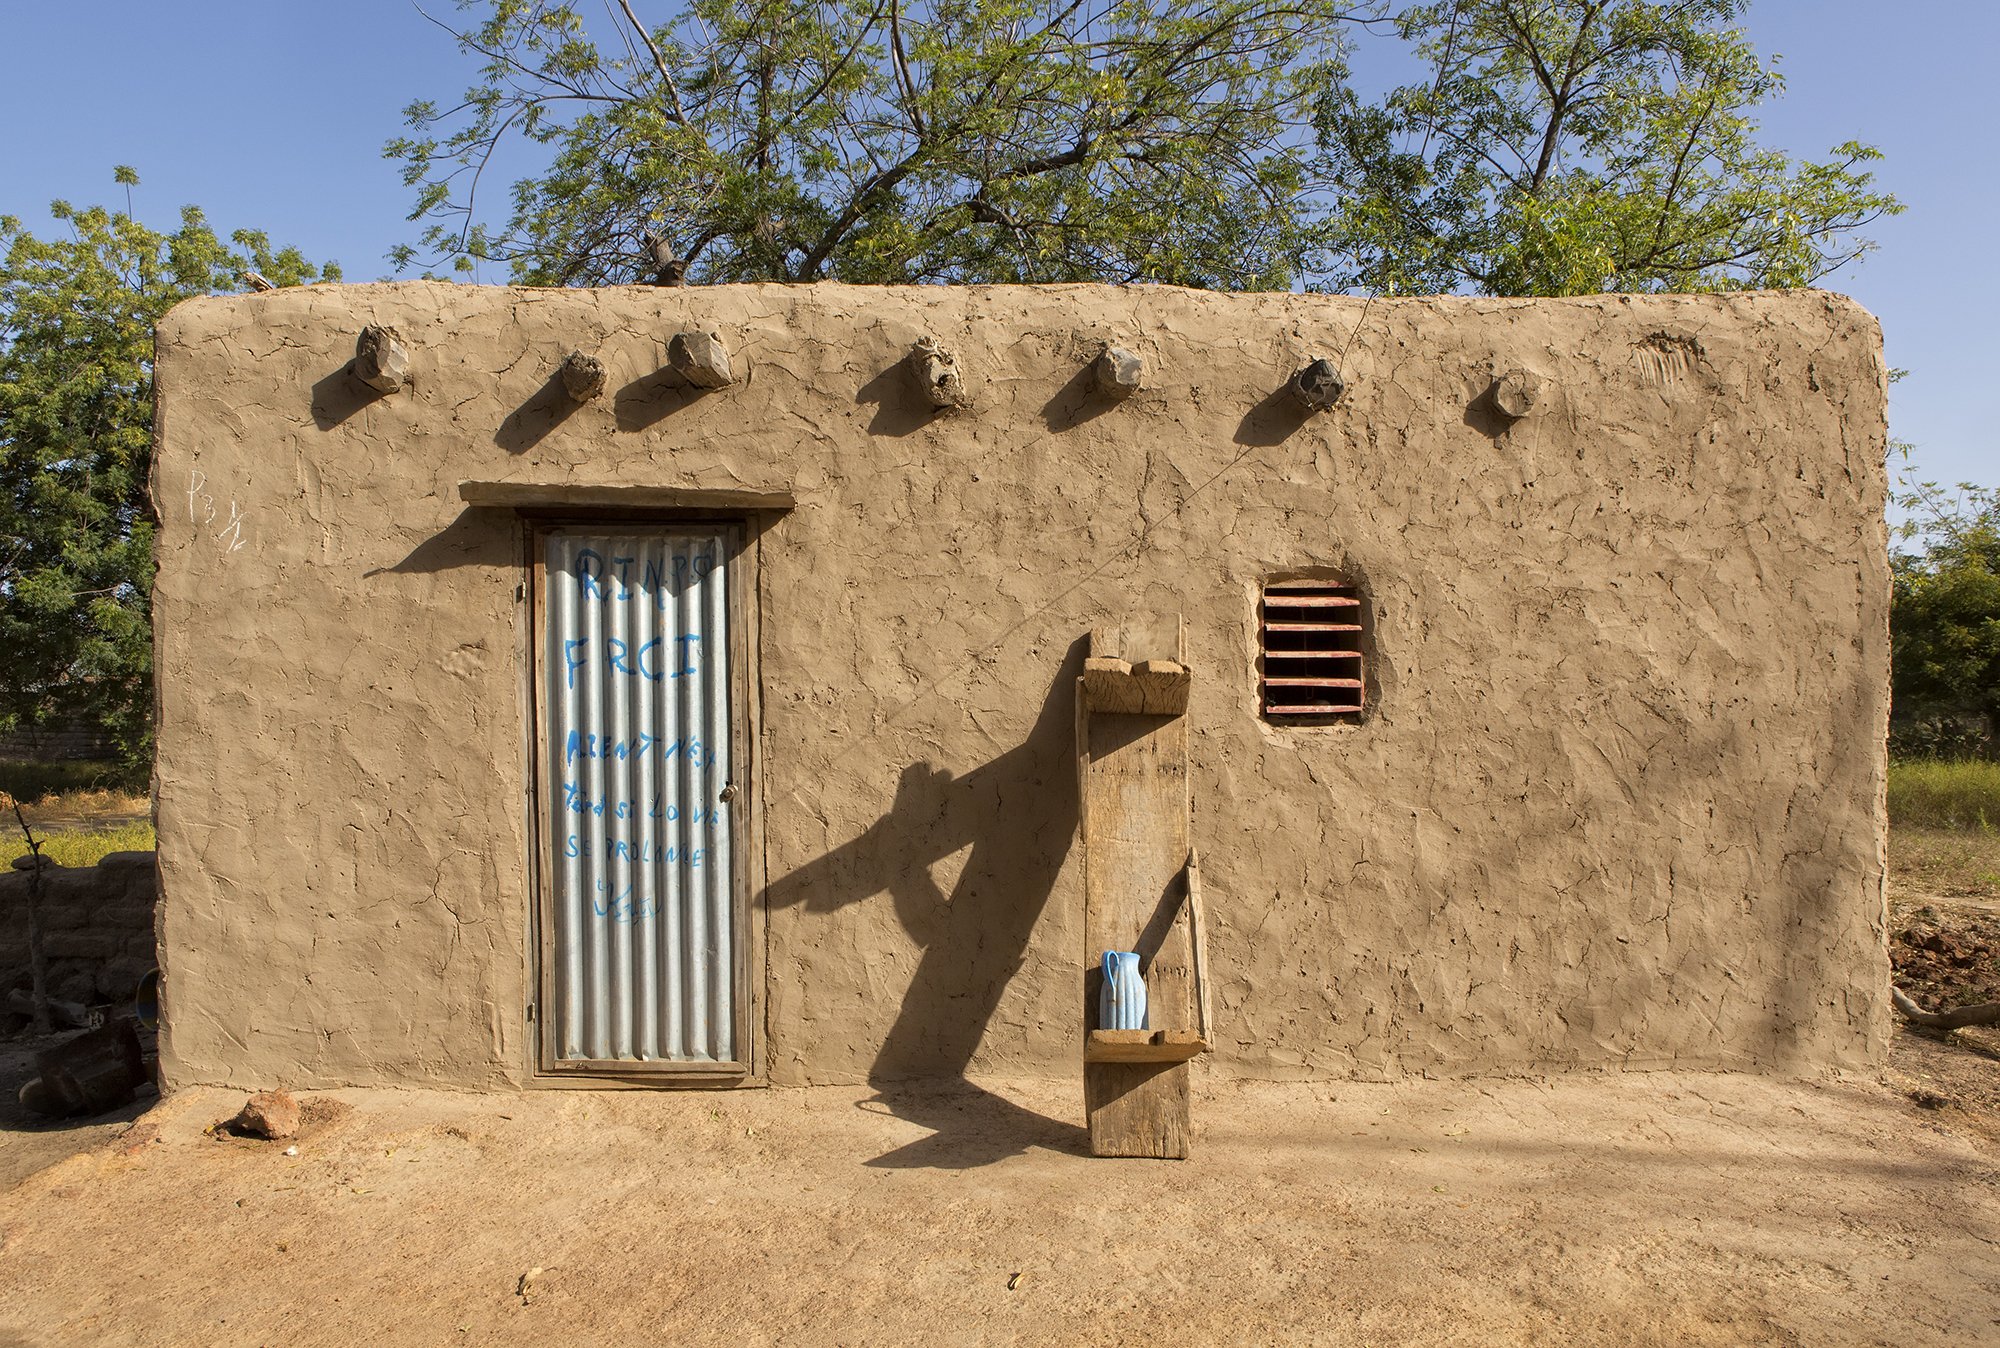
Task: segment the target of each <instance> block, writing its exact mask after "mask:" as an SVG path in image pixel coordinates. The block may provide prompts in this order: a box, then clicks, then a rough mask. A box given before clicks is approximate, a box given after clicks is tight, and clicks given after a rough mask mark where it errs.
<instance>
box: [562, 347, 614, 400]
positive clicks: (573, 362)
mask: <svg viewBox="0 0 2000 1348" xmlns="http://www.w3.org/2000/svg"><path fill="white" fill-rule="evenodd" d="M559 372H560V373H561V375H562V386H563V392H565V393H567V394H569V396H570V399H571V401H573V402H580V403H587V402H589V401H590V400H591V399H592V398H595V397H596V396H597V395H598V394H600V393H602V392H604V362H603V361H601V360H599V359H598V358H597V357H595V356H586V355H585V354H584V353H583V352H581V351H572V352H570V353H569V354H568V355H567V356H564V357H563V361H562V365H561V367H560V371H559Z"/></svg>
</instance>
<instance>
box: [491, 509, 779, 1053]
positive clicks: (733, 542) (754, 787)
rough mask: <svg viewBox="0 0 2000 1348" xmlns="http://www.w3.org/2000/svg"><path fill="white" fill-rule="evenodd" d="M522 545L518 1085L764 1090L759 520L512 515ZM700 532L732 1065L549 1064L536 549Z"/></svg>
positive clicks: (695, 515) (547, 867)
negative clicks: (712, 680)
mask: <svg viewBox="0 0 2000 1348" xmlns="http://www.w3.org/2000/svg"><path fill="white" fill-rule="evenodd" d="M520 515H521V524H522V548H523V571H524V573H525V574H524V577H523V581H522V584H523V586H524V590H523V593H524V595H525V597H526V600H527V615H528V622H527V651H526V653H525V659H524V662H523V663H524V665H525V668H526V670H527V691H528V696H527V706H526V709H525V710H526V729H527V734H526V742H527V761H528V773H529V783H530V785H529V790H528V792H527V799H528V812H529V821H528V847H529V858H530V865H529V876H530V888H531V891H532V892H531V896H530V902H529V905H528V919H529V920H528V941H527V946H528V948H527V951H526V958H527V966H528V978H527V984H526V986H527V989H528V1006H527V1009H526V1014H527V1019H528V1024H529V1029H530V1032H529V1034H528V1036H527V1039H528V1050H527V1052H528V1063H527V1069H528V1082H529V1084H531V1085H534V1086H552V1087H581V1088H584V1089H589V1090H604V1089H616V1088H619V1087H642V1088H653V1089H660V1088H697V1089H698V1088H711V1089H712V1088H718V1087H721V1088H727V1087H735V1086H762V1085H765V1084H767V1083H766V1073H767V1070H768V1069H767V1067H766V1062H765V1046H764V1043H763V1036H762V1034H761V1033H760V1031H761V1028H762V1026H761V1019H762V1017H761V1012H762V1009H763V1002H764V998H763V995H762V988H763V986H764V970H765V963H764V958H765V951H764V947H765V925H764V914H763V912H762V910H761V908H760V907H758V906H757V905H755V904H753V903H752V901H751V900H752V896H753V895H757V894H762V893H763V892H764V883H763V880H764V877H763V870H764V856H763V846H762V839H763V815H764V792H763V782H762V777H763V774H762V772H761V770H760V764H759V763H758V762H757V760H756V757H755V750H756V746H757V745H758V744H760V743H761V742H762V740H761V727H760V725H759V723H758V712H759V703H758V699H757V697H756V695H755V690H756V688H757V686H758V683H759V681H758V680H757V679H755V678H753V677H752V669H751V661H752V656H753V653H754V652H755V651H756V650H757V649H758V640H757V630H756V625H757V616H758V609H759V591H758V589H757V585H758V579H759V577H758V547H759V535H760V534H761V532H762V529H763V527H765V524H766V523H767V521H765V520H762V519H760V518H759V517H758V516H757V515H756V514H754V513H747V512H736V511H716V510H699V509H680V510H674V509H647V510H616V509H605V510H579V509H573V508H572V509H554V508H552V509H548V510H527V509H524V510H522V511H521V512H520ZM696 528H711V529H717V530H721V531H724V536H725V538H726V539H727V540H728V541H727V544H726V546H727V547H728V551H729V556H728V561H727V562H726V564H725V565H724V568H723V573H724V578H725V579H724V584H725V586H726V587H727V594H726V596H725V601H726V602H725V621H726V622H727V623H728V626H729V631H728V650H729V662H730V671H729V702H730V717H729V720H730V744H729V753H730V782H731V784H733V785H734V786H735V787H736V796H735V798H734V799H733V800H731V801H730V807H731V808H730V811H729V846H730V856H731V859H732V862H733V867H732V869H733V872H734V873H733V875H732V877H731V886H730V913H731V919H732V921H733V923H734V924H735V933H734V936H735V939H733V940H732V941H731V943H730V945H731V966H732V967H731V969H730V971H729V976H730V980H731V997H730V1003H731V1005H730V1014H731V1022H732V1024H731V1029H732V1037H733V1041H734V1043H735V1045H736V1055H737V1056H736V1060H735V1061H734V1062H730V1063H713V1062H649V1063H639V1062H632V1061H630V1060H627V1059H622V1058H618V1059H558V1058H557V1057H556V1052H555V1028H554V1020H553V1017H552V1016H551V1015H550V1013H549V1008H551V1007H552V1006H553V1005H554V1004H555V961H554V958H553V956H554V946H555V911H554V904H555V875H554V853H553V851H552V850H551V847H550V845H549V843H550V838H549V823H550V820H551V819H552V818H553V817H554V816H553V813H552V811H553V806H554V801H553V799H552V797H551V794H550V786H549V781H548V773H547V771H546V767H547V763H548V758H547V754H548V753H549V752H550V750H549V746H548V742H547V734H548V725H547V718H548V707H547V701H546V690H545V689H544V688H543V687H542V677H543V674H544V672H545V671H544V664H545V663H546V661H545V654H544V649H545V639H546V636H547V631H548V626H547V608H546V604H547V598H548V582H547V567H546V562H545V559H546V557H547V551H546V548H547V540H548V537H549V535H550V534H552V533H555V532H557V531H560V530H565V529H570V530H580V529H589V530H597V531H601V532H612V531H616V530H619V529H626V530H632V531H640V530H646V529H656V530H659V531H661V532H671V531H674V530H677V529H680V530H685V529H696Z"/></svg>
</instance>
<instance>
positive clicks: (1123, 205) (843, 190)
mask: <svg viewBox="0 0 2000 1348" xmlns="http://www.w3.org/2000/svg"><path fill="white" fill-rule="evenodd" d="M460 8H461V10H464V11H472V12H474V13H473V17H474V19H475V20H476V21H474V22H471V23H469V24H468V25H467V26H465V27H463V28H455V29H453V30H452V31H453V32H454V34H455V35H456V37H457V40H458V42H459V44H460V46H461V47H462V48H464V49H465V50H466V51H467V52H468V53H471V54H473V55H474V56H475V57H476V58H477V59H478V60H479V61H480V63H481V65H480V69H479V73H478V77H477V79H476V81H475V82H474V84H473V85H472V87H471V88H469V89H468V90H467V91H466V92H465V94H464V96H463V97H462V98H461V99H460V100H459V101H458V102H457V103H455V104H454V105H452V106H449V107H441V106H440V105H439V104H437V103H435V102H431V101H419V102H417V103H414V104H412V105H411V106H410V107H409V108H408V109H407V116H408V120H409V123H410V127H411V131H412V134H411V135H409V136H406V137H402V138H399V139H397V140H395V141H393V142H391V143H390V144H389V146H388V147H387V153H388V154H389V155H390V156H391V157H392V158H395V159H398V160H400V161H401V162H402V164H403V172H404V177H405V179H406V181H407V182H408V183H409V184H410V185H411V186H412V187H413V188H415V189H416V191H417V199H416V209H415V212H414V213H413V216H412V218H413V219H421V220H423V221H425V222H426V223H427V227H426V229H425V231H424V235H423V239H422V251H421V253H420V252H419V250H418V248H415V247H412V248H408V249H405V250H404V251H403V252H402V254H401V255H400V258H399V261H400V262H401V263H403V264H405V265H407V264H409V263H411V262H414V261H417V260H419V259H420V258H421V260H422V261H423V262H424V263H425V264H426V265H442V264H456V265H458V266H460V267H470V266H471V265H472V264H473V263H474V261H475V260H480V259H491V260H497V261H501V262H504V263H506V264H507V265H508V266H509V267H510V268H511V270H512V273H513V276H514V278H515V279H516V280H518V281H523V282H527V283H530V284H593V283H605V282H623V281H631V280H640V279H647V278H649V277H652V276H653V275H654V274H655V273H656V272H659V271H662V270H665V271H667V272H669V273H670V274H671V275H674V276H678V275H680V274H681V271H682V267H681V264H685V273H686V275H687V276H688V278H689V279H692V280H696V281H738V280H785V281H807V280H817V279H823V278H825V279H839V280H847V281H861V282H896V281H902V282H921V281H1075V280H1100V281H1127V280H1135V279H1148V280H1157V281H1168V282H1177V283H1182V284H1188V285H1196V286H1212V287H1232V288H1239V289H1254V288H1263V287H1283V286H1291V285H1301V284H1303V285H1311V286H1315V287H1319V288H1336V289H1341V288H1346V289H1384V290H1392V291H1400V292H1405V293H1408V292H1433V291H1454V290H1460V291H1462V290H1474V291H1482V292H1486V293H1506V294H1571V293H1577V292H1584V291H1595V290H1604V289H1611V290H1704V289H1731V288H1739V287H1748V286H1797V285H1805V284H1809V283H1811V282H1812V281H1814V280H1817V279H1818V278H1820V277H1821V276H1824V275H1825V274H1826V273H1827V272H1829V271H1832V270H1833V269H1835V268H1836V267H1839V266H1840V265H1841V264H1842V263H1844V262H1846V261H1848V260H1850V259H1851V258H1853V257H1854V256H1855V255H1856V254H1857V253H1859V252H1860V251H1862V250H1863V249H1865V248H1866V247H1867V246H1868V245H1867V242H1866V240H1865V239H1864V238H1863V237H1862V234H1861V232H1860V231H1862V230H1863V229H1865V228H1866V227H1867V225H1868V224H1869V223H1870V222H1871V221H1873V220H1875V219H1876V218H1878V217H1879V216H1881V215H1882V214H1884V213H1887V212H1892V211H1895V210H1897V209H1900V208H1899V206H1898V205H1897V203H1896V201H1895V200H1894V198H1893V197H1891V196H1889V195H1888V194H1886V193H1884V192H1882V191H1880V190H1878V189H1877V188H1876V187H1875V186H1874V184H1873V181H1872V177H1871V165H1872V164H1873V161H1874V160H1875V159H1876V158H1877V154H1876V151H1874V150H1873V149H1871V148H1869V147H1868V146H1865V145H1861V144H1856V143H1849V144H1844V145H1840V146H1837V147H1835V148H1834V149H1833V151H1832V152H1831V154H1830V156H1829V157H1828V158H1827V159H1825V160H1823V161H1808V162H1794V161H1793V160H1792V159H1790V158H1788V157H1787V156H1786V155H1784V154H1781V153H1779V152H1777V151H1775V150H1771V149H1768V148H1765V147H1763V146H1762V145H1760V144H1759V143H1758V141H1757V127H1756V122H1755V120H1754V110H1755V108H1756V107H1757V105H1758V104H1759V103H1761V102H1763V101H1764V100H1766V99H1768V98H1770V97H1772V96H1774V95H1776V94H1777V93H1779V92H1780V91H1781V89H1782V87H1783V86H1782V81H1781V80H1780V78H1779V76H1778V74H1777V73H1776V71H1775V70H1773V69H1772V68H1770V67H1769V66H1767V65H1766V64H1764V63H1763V62H1761V61H1760V60H1759V59H1758V57H1757V55H1756V53H1755V52H1754V51H1753V50H1752V48H1751V46H1750V44H1749V41H1748V39H1747V37H1746V36H1745V35H1744V34H1743V32H1742V31H1741V30H1740V29H1739V28H1737V27H1736V26H1735V23H1736V20H1737V19H1738V18H1739V17H1740V14H1741V12H1742V10H1743V8H1744V0H1667V2H1658V3H1656V2H1653V0H1424V2H1422V3H1408V4H1401V5H1393V6H1392V5H1389V4H1387V3H1385V0H1354V2H1353V3H1350V4H1345V5H1342V4H1338V3H1332V2H1331V0H1292V2H1291V3H1264V2H1261V0H1207V3H1199V4H1194V5H1161V4H1151V3H1136V2H1134V0H1091V2H1079V0H930V2H929V3H925V2H924V0H910V2H909V3H904V0H836V2H835V3H805V2H803V0H760V2H759V3H751V4H741V3H728V2H726V0H688V3H681V4H673V5H658V6H655V7H654V8H655V9H656V11H657V13H656V15H655V17H652V18H650V19H649V18H642V17H641V16H640V15H639V14H638V13H637V11H636V10H635V8H634V6H633V3H632V0H616V5H615V8H614V7H613V6H612V5H611V4H606V6H605V8H604V13H605V15H606V18H605V20H604V21H603V22H602V23H599V24H597V26H596V30H595V32H593V28H592V25H591V24H589V23H586V20H585V18H584V14H583V11H582V10H581V9H580V8H579V7H577V6H574V5H571V4H565V3H554V2H553V0H460ZM1354 40H1360V41H1363V42H1376V43H1381V42H1384V41H1388V42H1395V43H1399V44H1402V46H1403V48H1404V50H1405V54H1406V55H1407V56H1409V57H1411V58H1413V59H1414V60H1415V61H1416V63H1417V64H1418V65H1419V66H1420V68H1421V69H1423V70H1424V71H1426V72H1427V78H1425V79H1424V80H1423V81H1422V82H1421V83H1417V84H1412V85H1409V86H1406V87H1402V88H1397V89H1394V90H1392V91H1390V92H1389V93H1388V94H1387V95H1386V96H1384V97H1383V98H1381V99H1380V100H1377V101H1367V100H1364V99H1363V98H1362V97H1361V96H1360V95H1359V94H1358V93H1357V92H1356V91H1355V89H1354V87H1353V85H1352V84H1351V83H1350V82H1349V79H1348V67H1347V59H1348V56H1347V51H1348V45H1349V43H1350V42H1351V41H1354ZM509 171H511V172H514V173H516V174H517V175H518V176H517V177H516V178H515V181H514V182H513V184H512V196H511V198H510V199H509V201H508V202H507V204H506V205H505V206H504V207H503V208H501V209H499V210H497V211H496V210H495V208H494V207H493V205H492V200H491V198H492V194H493V192H494V190H495V189H496V187H497V186H498V185H497V184H493V183H489V182H487V181H486V180H487V177H488V175H489V174H493V175H498V174H500V173H503V172H509ZM655 245H657V247H656V246H655ZM656 254H657V257H656ZM663 263H664V264H665V265H664V266H663Z"/></svg>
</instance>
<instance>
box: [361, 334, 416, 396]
mask: <svg viewBox="0 0 2000 1348" xmlns="http://www.w3.org/2000/svg"><path fill="white" fill-rule="evenodd" d="M354 377H355V378H356V379H359V380H360V381H361V382H362V383H364V384H366V385H368V387H369V388H372V389H374V390H375V391H376V392H377V393H394V392H396V391H397V390H398V389H400V388H402V387H403V385H405V384H407V383H409V382H410V350H409V348H408V347H406V346H404V345H403V338H402V335H401V334H400V333H398V332H397V331H396V330H395V329H394V328H384V327H373V326H370V327H366V328H363V329H362V330H361V336H360V338H359V339H358V340H357V341H356V342H355V343H354Z"/></svg>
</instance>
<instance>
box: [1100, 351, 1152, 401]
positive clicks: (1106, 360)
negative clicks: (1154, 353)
mask: <svg viewBox="0 0 2000 1348" xmlns="http://www.w3.org/2000/svg"><path fill="white" fill-rule="evenodd" d="M1093 368H1094V369H1095V370H1096V372H1097V388H1098V391H1099V392H1100V393H1103V394H1104V395H1105V396H1107V397H1111V398H1129V397H1131V396H1132V395H1133V394H1135V393H1137V392H1138V391H1139V390H1140V389H1142V388H1144V387H1145V386H1146V358H1145V357H1144V356H1142V355H1140V354H1139V353H1138V352H1136V351H1128V350H1126V349H1125V348H1124V347H1122V346H1106V347H1105V348H1104V351H1103V353H1102V354H1101V355H1099V356H1098V358H1097V364H1096V365H1095V366H1094V367H1093Z"/></svg>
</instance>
